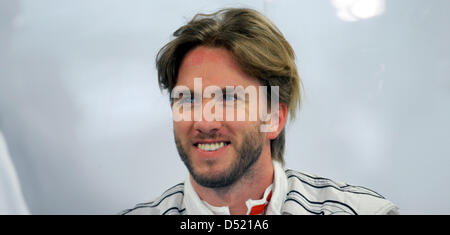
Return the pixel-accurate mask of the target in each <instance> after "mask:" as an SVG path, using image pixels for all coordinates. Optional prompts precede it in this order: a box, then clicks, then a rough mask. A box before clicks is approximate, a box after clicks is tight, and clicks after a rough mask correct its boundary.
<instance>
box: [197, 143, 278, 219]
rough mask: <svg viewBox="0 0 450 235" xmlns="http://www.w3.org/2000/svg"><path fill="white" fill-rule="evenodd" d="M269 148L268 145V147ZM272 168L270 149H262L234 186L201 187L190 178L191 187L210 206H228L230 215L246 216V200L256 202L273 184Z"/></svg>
mask: <svg viewBox="0 0 450 235" xmlns="http://www.w3.org/2000/svg"><path fill="white" fill-rule="evenodd" d="M269 146H270V145H269ZM273 177H274V168H273V164H272V158H271V154H270V149H267V148H264V149H263V151H262V152H261V156H260V157H259V159H258V160H257V161H256V162H255V164H253V166H252V167H250V169H249V170H248V172H247V173H246V174H245V175H244V176H243V177H241V179H239V180H238V181H236V182H235V183H234V184H232V185H230V186H227V187H224V188H207V187H203V186H201V185H199V184H197V182H195V180H194V179H193V178H192V176H191V177H190V180H191V183H192V186H193V188H194V190H195V191H196V192H197V194H198V195H199V197H200V198H201V199H202V200H204V201H206V202H208V204H210V205H212V206H218V207H220V206H228V208H229V209H230V214H232V215H234V214H246V213H247V210H248V208H247V206H246V204H245V202H246V201H247V200H248V199H252V200H258V199H261V198H262V197H263V195H264V191H265V190H266V188H267V187H269V186H270V185H271V184H272V183H273Z"/></svg>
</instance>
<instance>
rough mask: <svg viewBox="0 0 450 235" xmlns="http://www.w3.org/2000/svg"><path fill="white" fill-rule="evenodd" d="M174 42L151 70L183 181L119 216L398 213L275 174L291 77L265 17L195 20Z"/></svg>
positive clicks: (289, 60) (290, 54)
mask: <svg viewBox="0 0 450 235" xmlns="http://www.w3.org/2000/svg"><path fill="white" fill-rule="evenodd" d="M174 36H175V39H174V40H172V41H171V42H169V43H168V44H167V45H166V46H164V47H163V48H162V49H161V51H160V52H159V53H158V56H157V61H156V65H157V69H158V78H159V85H160V87H161V89H167V90H168V91H169V93H170V94H171V106H172V110H173V118H174V136H175V143H176V147H177V149H178V152H179V155H180V157H181V159H182V161H183V162H184V163H185V165H186V167H187V169H188V170H189V177H188V178H187V179H186V180H185V181H184V183H180V184H178V185H175V186H173V187H172V188H170V189H168V190H167V191H166V192H164V193H163V194H162V195H161V196H160V197H158V198H156V199H155V200H154V201H152V202H149V203H142V204H138V205H136V206H135V207H134V208H132V209H129V210H126V211H124V212H123V214H163V215H165V214H209V215H212V214H252V215H253V214H395V213H397V208H396V207H395V206H394V205H393V204H392V203H391V202H389V201H387V200H385V199H384V198H383V197H382V196H381V195H379V194H377V193H376V192H373V191H371V190H369V189H366V188H363V187H355V186H351V185H347V184H342V183H338V182H334V181H332V180H330V179H326V178H321V177H317V176H314V175H308V174H304V173H300V172H297V171H293V170H285V169H284V167H283V165H284V162H283V153H284V145H285V131H284V128H285V124H286V121H287V116H288V115H290V117H291V119H293V118H294V116H295V112H296V110H297V108H298V107H299V105H300V78H299V75H298V72H297V68H296V65H295V62H294V51H293V49H292V48H291V46H290V45H289V43H288V42H287V41H286V39H285V38H284V37H283V35H282V34H281V32H280V31H279V30H278V29H277V28H276V26H274V25H273V24H272V23H271V22H270V21H269V20H268V19H267V18H265V17H264V16H263V15H261V14H260V13H258V12H257V11H255V10H251V9H224V10H220V11H218V12H216V13H213V14H198V15H196V16H195V17H194V18H193V19H192V20H191V21H190V22H189V23H187V24H186V25H184V26H182V27H181V28H179V29H178V30H177V31H176V32H175V33H174ZM267 111H269V112H267Z"/></svg>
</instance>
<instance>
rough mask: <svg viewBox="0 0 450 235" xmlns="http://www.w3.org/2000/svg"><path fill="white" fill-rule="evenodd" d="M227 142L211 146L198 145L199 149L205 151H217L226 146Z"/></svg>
mask: <svg viewBox="0 0 450 235" xmlns="http://www.w3.org/2000/svg"><path fill="white" fill-rule="evenodd" d="M225 145H226V144H225V142H218V143H211V144H198V148H199V149H201V150H205V151H216V150H218V149H220V148H222V147H223V146H225Z"/></svg>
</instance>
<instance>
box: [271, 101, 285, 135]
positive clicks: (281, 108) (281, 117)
mask: <svg viewBox="0 0 450 235" xmlns="http://www.w3.org/2000/svg"><path fill="white" fill-rule="evenodd" d="M272 118H277V119H278V123H276V124H277V126H276V127H275V126H274V128H273V129H275V130H274V131H272V132H268V133H267V138H269V139H270V140H273V139H276V138H277V137H278V135H279V134H280V133H281V131H283V129H284V126H285V125H286V121H287V105H286V104H285V103H279V104H278V112H277V113H272Z"/></svg>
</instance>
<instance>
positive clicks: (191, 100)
mask: <svg viewBox="0 0 450 235" xmlns="http://www.w3.org/2000/svg"><path fill="white" fill-rule="evenodd" d="M194 102H195V98H194V97H192V96H191V97H183V98H181V99H180V100H179V101H178V103H179V104H192V103H194Z"/></svg>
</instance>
